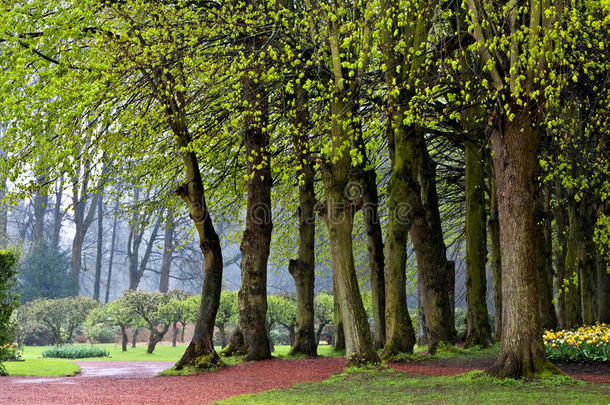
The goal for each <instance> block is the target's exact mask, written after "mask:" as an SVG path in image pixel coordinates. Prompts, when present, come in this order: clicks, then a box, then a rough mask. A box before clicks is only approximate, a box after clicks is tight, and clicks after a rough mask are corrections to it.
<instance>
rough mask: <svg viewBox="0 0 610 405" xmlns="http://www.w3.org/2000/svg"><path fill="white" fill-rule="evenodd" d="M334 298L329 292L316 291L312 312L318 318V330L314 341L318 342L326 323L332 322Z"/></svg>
mask: <svg viewBox="0 0 610 405" xmlns="http://www.w3.org/2000/svg"><path fill="white" fill-rule="evenodd" d="M334 306H335V304H334V298H333V296H332V295H330V294H326V293H318V295H316V299H315V300H314V312H315V314H316V318H317V319H318V330H317V332H316V343H318V344H319V343H320V336H322V331H323V330H324V327H326V325H329V324H331V323H332V322H333V317H334V314H333V310H334Z"/></svg>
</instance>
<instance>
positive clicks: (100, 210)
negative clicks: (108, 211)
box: [93, 189, 104, 302]
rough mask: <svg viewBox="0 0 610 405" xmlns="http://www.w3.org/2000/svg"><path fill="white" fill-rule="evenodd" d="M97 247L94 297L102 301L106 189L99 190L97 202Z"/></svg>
mask: <svg viewBox="0 0 610 405" xmlns="http://www.w3.org/2000/svg"><path fill="white" fill-rule="evenodd" d="M96 242H97V247H96V253H95V278H94V281H93V299H94V300H96V301H98V302H99V301H100V284H101V282H102V256H104V250H103V248H104V190H103V189H100V191H99V200H98V203H97V241H96Z"/></svg>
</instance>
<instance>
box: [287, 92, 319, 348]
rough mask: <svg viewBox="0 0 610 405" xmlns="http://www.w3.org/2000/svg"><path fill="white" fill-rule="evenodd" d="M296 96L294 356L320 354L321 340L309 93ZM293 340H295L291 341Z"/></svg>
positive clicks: (291, 268)
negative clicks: (317, 319)
mask: <svg viewBox="0 0 610 405" xmlns="http://www.w3.org/2000/svg"><path fill="white" fill-rule="evenodd" d="M299 90H300V91H299V92H298V93H297V95H296V98H295V103H296V112H295V114H296V115H295V117H294V130H295V133H296V135H294V136H293V144H294V149H295V155H296V156H297V161H298V162H299V164H300V165H301V170H300V171H299V208H298V217H299V257H298V259H296V260H290V262H289V263H288V271H289V272H290V274H291V275H292V277H294V282H295V285H296V295H297V316H296V333H295V338H294V342H293V344H292V348H291V349H290V353H289V354H290V355H295V354H304V355H306V356H316V355H317V346H318V344H317V341H316V337H315V334H314V320H315V318H314V281H315V238H316V218H315V212H314V206H315V204H316V196H315V189H314V169H313V165H312V163H311V162H310V156H309V138H308V135H307V129H308V120H309V116H308V112H307V104H306V98H305V92H304V91H303V90H302V89H299ZM291 343H292V342H291Z"/></svg>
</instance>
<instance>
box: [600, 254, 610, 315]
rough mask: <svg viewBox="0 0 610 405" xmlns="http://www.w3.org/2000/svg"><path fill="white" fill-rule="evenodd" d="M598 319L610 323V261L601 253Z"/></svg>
mask: <svg viewBox="0 0 610 405" xmlns="http://www.w3.org/2000/svg"><path fill="white" fill-rule="evenodd" d="M597 291H598V294H597V321H598V322H602V323H606V324H608V323H610V274H609V273H608V261H607V259H605V258H604V257H602V256H601V255H600V256H598V260H597Z"/></svg>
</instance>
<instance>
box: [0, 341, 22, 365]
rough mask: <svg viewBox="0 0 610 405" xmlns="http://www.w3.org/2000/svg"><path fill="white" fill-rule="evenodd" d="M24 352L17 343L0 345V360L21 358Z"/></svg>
mask: <svg viewBox="0 0 610 405" xmlns="http://www.w3.org/2000/svg"><path fill="white" fill-rule="evenodd" d="M21 356H23V352H21V351H20V350H19V348H18V347H17V345H16V344H14V343H13V344H9V343H7V344H3V345H0V361H15V360H21Z"/></svg>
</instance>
